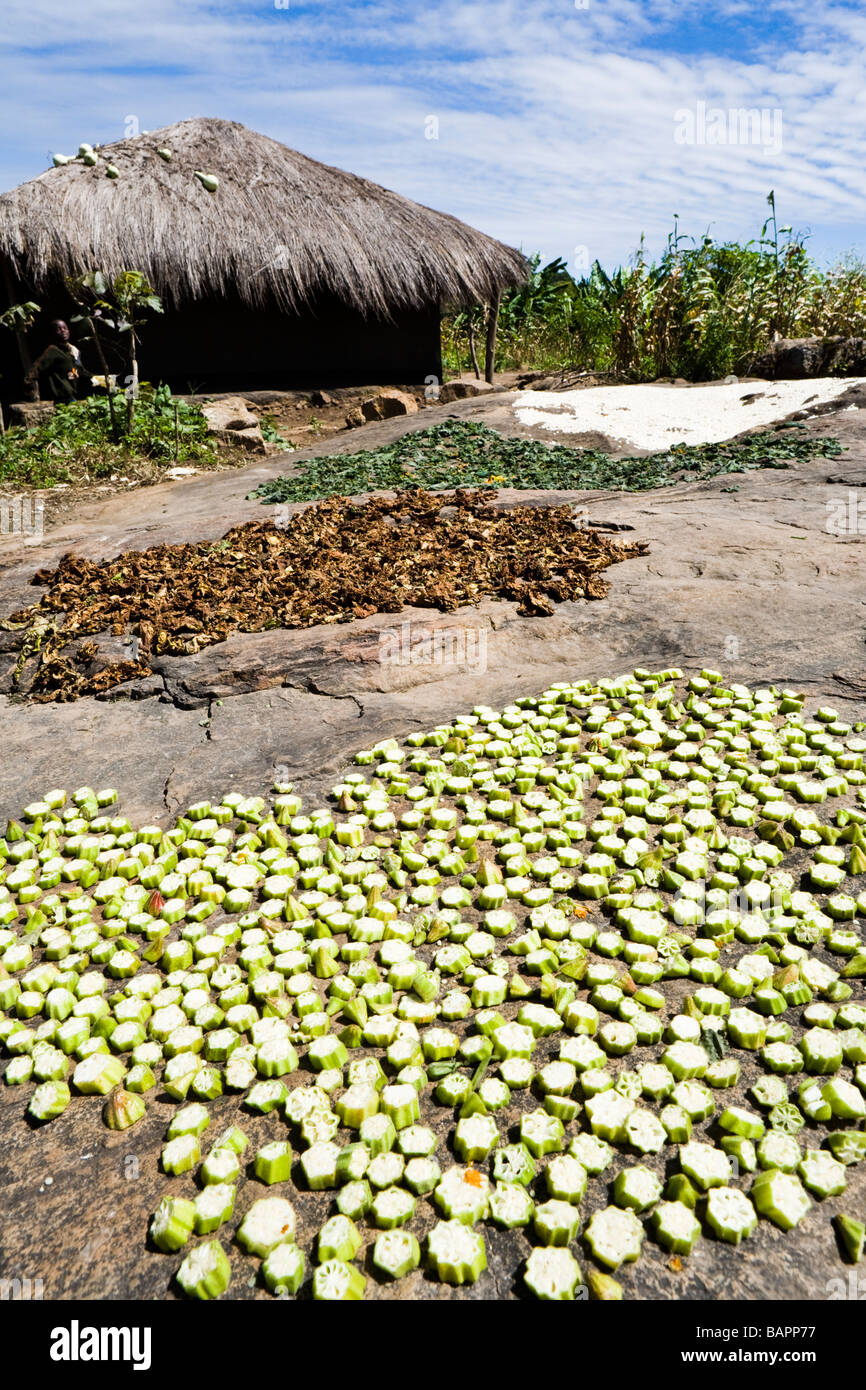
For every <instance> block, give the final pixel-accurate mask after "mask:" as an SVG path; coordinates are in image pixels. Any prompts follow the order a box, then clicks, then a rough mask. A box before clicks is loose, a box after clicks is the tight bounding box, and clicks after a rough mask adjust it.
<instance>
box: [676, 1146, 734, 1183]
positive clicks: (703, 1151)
mask: <svg viewBox="0 0 866 1390" xmlns="http://www.w3.org/2000/svg"><path fill="white" fill-rule="evenodd" d="M679 1159H680V1167H681V1168H682V1170H683V1172H684V1173H685V1174H686V1176H687V1177H689V1178H691V1180H692V1182H693V1183H695V1185H696V1186H697V1187H699V1188H700V1189H701V1191H702V1192H705V1191H706V1190H707V1189H708V1188H710V1187H721V1186H723V1185H724V1184H725V1183H727V1182H729V1181H730V1178H731V1164H730V1161H729V1159H728V1157H727V1155H726V1154H724V1153H721V1152H720V1151H719V1150H718V1149H717V1148H715V1147H714V1146H713V1145H712V1144H702V1143H699V1142H698V1141H697V1140H693V1141H691V1142H690V1143H688V1144H682V1145H681V1146H680V1153H679Z"/></svg>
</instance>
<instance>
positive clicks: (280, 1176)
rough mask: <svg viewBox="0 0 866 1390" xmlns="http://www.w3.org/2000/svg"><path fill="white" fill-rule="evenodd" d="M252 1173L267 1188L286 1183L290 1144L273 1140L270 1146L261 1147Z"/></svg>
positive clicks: (289, 1167)
mask: <svg viewBox="0 0 866 1390" xmlns="http://www.w3.org/2000/svg"><path fill="white" fill-rule="evenodd" d="M235 1161H237V1160H235ZM254 1171H255V1175H256V1177H257V1178H258V1180H259V1182H263V1183H267V1185H268V1186H269V1187H270V1186H271V1184H272V1183H275V1182H286V1181H287V1180H288V1178H289V1176H290V1175H291V1171H292V1146H291V1144H289V1143H287V1142H286V1141H285V1140H282V1139H273V1140H272V1141H271V1143H270V1144H265V1145H263V1147H262V1148H260V1149H259V1151H258V1153H257V1154H256V1157H255V1162H254Z"/></svg>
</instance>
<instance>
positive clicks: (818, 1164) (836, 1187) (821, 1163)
mask: <svg viewBox="0 0 866 1390" xmlns="http://www.w3.org/2000/svg"><path fill="white" fill-rule="evenodd" d="M797 1172H798V1174H799V1176H800V1179H801V1181H802V1183H803V1186H804V1187H807V1188H808V1189H809V1191H810V1192H811V1193H812V1194H813V1196H815V1197H817V1198H818V1200H819V1201H822V1200H823V1199H824V1198H825V1197H838V1195H839V1193H840V1192H844V1191H845V1186H846V1182H847V1179H846V1176H845V1165H844V1163H840V1162H839V1160H838V1159H836V1158H834V1157H833V1156H832V1154H829V1153H825V1152H824V1150H823V1149H809V1150H808V1152H807V1153H805V1154H804V1155H803V1157H802V1158H801V1159H800V1162H799V1163H798V1165H797Z"/></svg>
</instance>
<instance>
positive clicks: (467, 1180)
mask: <svg viewBox="0 0 866 1390" xmlns="http://www.w3.org/2000/svg"><path fill="white" fill-rule="evenodd" d="M489 1198H490V1180H489V1178H487V1176H486V1175H485V1174H484V1173H479V1172H478V1171H477V1169H475V1168H457V1167H454V1168H449V1169H448V1171H447V1173H445V1175H444V1177H443V1178H442V1181H441V1182H440V1183H439V1185H438V1187H437V1188H436V1189H435V1190H434V1193H433V1200H434V1201H435V1203H436V1205H437V1207H438V1208H439V1210H440V1211H441V1212H442V1214H443V1216H445V1217H446V1219H447V1220H448V1221H449V1222H450V1221H457V1222H461V1223H462V1224H463V1225H466V1226H473V1225H474V1224H475V1222H476V1221H483V1220H484V1218H485V1217H486V1215H487V1211H488V1203H489Z"/></svg>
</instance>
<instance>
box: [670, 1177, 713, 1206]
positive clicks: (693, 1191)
mask: <svg viewBox="0 0 866 1390" xmlns="http://www.w3.org/2000/svg"><path fill="white" fill-rule="evenodd" d="M714 1190H715V1189H714ZM699 1195H700V1194H699V1193H698V1190H697V1188H695V1187H693V1186H692V1184H691V1183H690V1182H689V1179H688V1178H687V1177H686V1175H685V1173H672V1174H671V1176H670V1177H669V1178H668V1180H667V1182H666V1183H665V1198H666V1199H667V1201H669V1202H683V1203H684V1204H685V1205H686V1206H687V1207H689V1208H690V1209H691V1210H692V1211H694V1209H695V1207H696V1206H697V1204H698V1197H699Z"/></svg>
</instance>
